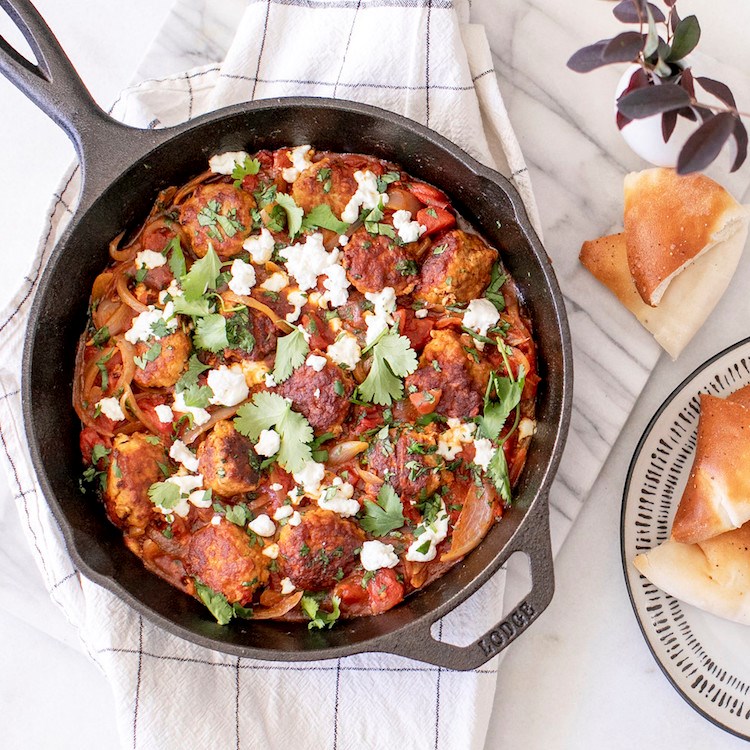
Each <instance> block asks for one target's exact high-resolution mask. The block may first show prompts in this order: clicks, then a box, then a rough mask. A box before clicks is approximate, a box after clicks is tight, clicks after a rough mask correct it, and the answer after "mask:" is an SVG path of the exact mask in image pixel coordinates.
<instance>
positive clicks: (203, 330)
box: [193, 313, 229, 352]
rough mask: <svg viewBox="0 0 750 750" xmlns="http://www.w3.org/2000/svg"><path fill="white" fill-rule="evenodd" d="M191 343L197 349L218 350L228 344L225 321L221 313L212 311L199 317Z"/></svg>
mask: <svg viewBox="0 0 750 750" xmlns="http://www.w3.org/2000/svg"><path fill="white" fill-rule="evenodd" d="M193 343H194V344H195V346H196V347H197V348H198V349H206V350H208V351H210V352H220V351H222V350H224V349H226V348H227V347H228V346H229V341H228V340H227V321H226V318H225V317H224V316H223V315H219V313H212V314H211V315H206V317H205V318H199V319H198V321H197V323H196V324H195V333H194V335H193Z"/></svg>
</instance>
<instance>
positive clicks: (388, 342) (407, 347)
mask: <svg viewBox="0 0 750 750" xmlns="http://www.w3.org/2000/svg"><path fill="white" fill-rule="evenodd" d="M417 364H418V363H417V355H416V352H415V351H414V350H413V349H412V348H411V343H410V341H409V339H408V338H406V336H399V334H397V333H394V332H392V331H389V332H388V333H386V334H385V335H383V336H382V337H381V338H380V339H379V340H378V341H377V342H376V343H375V345H374V346H373V348H372V366H371V367H370V372H369V373H368V375H367V377H366V378H365V380H364V382H363V383H362V385H360V386H359V394H360V396H361V397H362V398H363V399H364V400H365V401H370V402H372V403H375V404H380V405H381V406H388V405H390V404H391V402H392V401H394V400H395V401H398V400H399V399H401V398H403V395H404V386H403V383H402V382H401V378H402V377H405V376H406V375H411V373H413V372H414V370H416V369H417Z"/></svg>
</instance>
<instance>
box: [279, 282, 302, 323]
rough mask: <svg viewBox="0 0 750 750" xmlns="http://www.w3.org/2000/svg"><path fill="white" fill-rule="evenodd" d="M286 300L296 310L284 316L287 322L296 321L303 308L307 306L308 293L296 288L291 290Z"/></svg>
mask: <svg viewBox="0 0 750 750" xmlns="http://www.w3.org/2000/svg"><path fill="white" fill-rule="evenodd" d="M286 301H287V302H288V303H289V304H290V305H291V306H292V307H293V308H294V310H292V311H291V312H288V313H287V314H286V315H285V316H284V317H285V318H286V322H287V323H296V322H297V319H298V318H299V316H300V313H301V312H302V308H303V307H304V306H305V302H307V294H305V292H300V291H299V289H295V290H294V291H293V292H289V294H288V295H287V298H286Z"/></svg>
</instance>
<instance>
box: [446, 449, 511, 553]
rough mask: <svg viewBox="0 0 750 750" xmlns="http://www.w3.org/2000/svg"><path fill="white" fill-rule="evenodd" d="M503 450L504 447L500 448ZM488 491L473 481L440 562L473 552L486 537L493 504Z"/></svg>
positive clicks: (491, 517)
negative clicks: (451, 537)
mask: <svg viewBox="0 0 750 750" xmlns="http://www.w3.org/2000/svg"><path fill="white" fill-rule="evenodd" d="M500 450H502V448H501V449H500ZM487 494H488V493H485V492H483V493H481V497H480V493H478V492H477V488H476V486H475V485H474V484H473V483H472V484H471V485H469V489H468V490H467V492H466V494H465V495H464V501H463V507H462V508H461V513H460V514H459V516H458V521H456V525H455V527H454V528H453V541H452V542H451V548H450V549H449V550H448V551H447V552H445V553H443V554H442V555H441V557H440V562H454V561H456V560H458V559H459V558H461V557H463V556H464V555H466V554H468V553H469V552H471V551H472V550H473V549H474V547H476V546H477V545H478V544H479V542H481V541H482V539H484V537H485V535H486V534H487V532H488V531H489V530H490V526H492V522H493V519H494V515H493V513H492V505H491V503H488V502H487Z"/></svg>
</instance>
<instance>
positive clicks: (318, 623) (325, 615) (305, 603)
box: [300, 596, 341, 630]
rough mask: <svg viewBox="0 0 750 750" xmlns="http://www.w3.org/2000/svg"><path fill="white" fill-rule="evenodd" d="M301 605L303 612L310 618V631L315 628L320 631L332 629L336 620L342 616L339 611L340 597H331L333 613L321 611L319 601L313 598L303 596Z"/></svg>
mask: <svg viewBox="0 0 750 750" xmlns="http://www.w3.org/2000/svg"><path fill="white" fill-rule="evenodd" d="M300 603H301V605H302V610H303V612H304V613H305V614H306V615H307V616H308V617H309V618H310V622H309V623H308V624H307V627H308V628H309V629H310V630H312V629H313V628H318V629H319V630H321V629H323V628H325V627H327V628H332V627H333V625H334V623H335V622H336V620H338V619H339V617H340V616H341V611H340V610H339V604H340V603H341V599H340V598H339V597H338V596H332V597H331V604H332V605H333V611H331V612H326V611H325V610H322V609H320V605H319V604H318V602H317V600H316V599H314V598H313V597H312V596H303V597H302V599H301V600H300Z"/></svg>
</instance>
